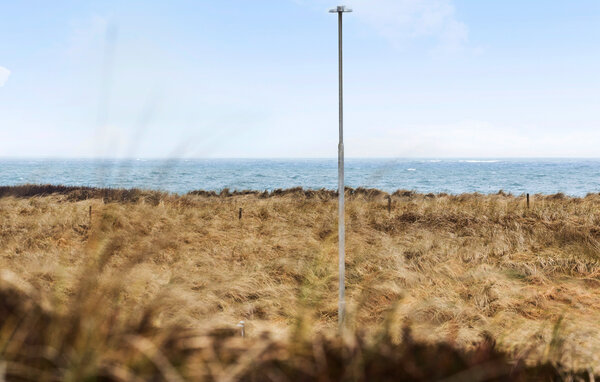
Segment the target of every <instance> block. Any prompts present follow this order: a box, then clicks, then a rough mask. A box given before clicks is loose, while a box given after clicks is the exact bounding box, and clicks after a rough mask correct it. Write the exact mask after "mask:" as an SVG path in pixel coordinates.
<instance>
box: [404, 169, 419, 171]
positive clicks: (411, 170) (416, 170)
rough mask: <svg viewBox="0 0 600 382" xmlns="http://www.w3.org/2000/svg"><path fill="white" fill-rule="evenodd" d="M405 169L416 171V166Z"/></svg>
mask: <svg viewBox="0 0 600 382" xmlns="http://www.w3.org/2000/svg"><path fill="white" fill-rule="evenodd" d="M406 171H417V169H416V168H407V169H406Z"/></svg>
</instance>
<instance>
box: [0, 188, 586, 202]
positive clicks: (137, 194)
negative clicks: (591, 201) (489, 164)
mask: <svg viewBox="0 0 600 382" xmlns="http://www.w3.org/2000/svg"><path fill="white" fill-rule="evenodd" d="M346 194H347V195H348V196H350V197H353V196H360V197H363V198H365V199H378V198H382V197H386V196H388V195H391V196H393V197H402V198H416V197H425V198H436V197H445V196H446V197H451V198H453V199H456V201H459V202H460V201H467V200H469V199H470V198H473V197H483V196H486V195H484V194H479V193H466V194H459V195H449V194H447V193H443V192H442V193H437V194H433V193H428V194H421V193H418V192H416V191H409V190H397V191H395V192H393V193H391V194H389V193H387V192H385V191H382V190H378V189H374V188H363V187H358V188H352V187H346ZM48 195H66V196H68V199H69V200H72V201H79V200H87V199H103V200H105V201H110V202H137V201H140V200H141V199H145V200H153V199H159V200H160V199H164V198H169V197H177V195H176V194H172V193H169V192H165V191H156V190H142V189H139V188H130V189H123V188H100V187H86V186H64V185H51V184H24V185H17V186H0V198H1V197H8V196H12V197H17V198H31V197H36V196H48ZM187 195H197V196H204V197H232V196H243V195H254V196H257V197H259V198H270V197H278V196H286V195H293V196H304V197H306V198H320V199H333V198H335V197H337V191H334V190H327V189H320V190H311V189H304V188H302V187H294V188H288V189H275V190H273V191H257V190H233V191H232V190H230V189H228V188H224V189H223V190H221V191H218V192H217V191H205V190H195V191H190V192H188V193H187ZM498 195H502V196H507V197H513V195H511V194H507V193H505V192H503V191H499V192H498ZM588 195H592V194H588ZM535 197H536V198H537V199H549V200H560V199H571V200H581V198H577V197H569V196H566V195H564V194H562V193H558V194H552V195H542V194H537V195H535Z"/></svg>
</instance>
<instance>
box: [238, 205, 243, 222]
mask: <svg viewBox="0 0 600 382" xmlns="http://www.w3.org/2000/svg"><path fill="white" fill-rule="evenodd" d="M238 220H242V207H240V211H239V212H238Z"/></svg>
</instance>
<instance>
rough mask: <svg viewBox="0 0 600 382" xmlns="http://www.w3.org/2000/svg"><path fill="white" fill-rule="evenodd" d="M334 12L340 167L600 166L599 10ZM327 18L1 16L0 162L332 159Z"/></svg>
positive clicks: (224, 5)
mask: <svg viewBox="0 0 600 382" xmlns="http://www.w3.org/2000/svg"><path fill="white" fill-rule="evenodd" d="M346 4H347V5H350V6H352V7H353V8H354V11H355V12H354V13H352V14H350V15H347V17H346V18H345V53H346V54H345V75H346V84H345V87H346V133H345V140H346V155H347V156H350V157H525V156H527V157H541V156H543V157H598V156H600V153H599V151H600V150H599V149H598V147H600V107H599V105H600V75H599V74H598V71H599V70H600V2H599V1H597V0H593V1H572V2H565V1H510V0H509V1H501V2H500V1H493V2H492V1H474V0H470V1H467V0H453V1H452V0H429V1H425V0H423V1H418V0H353V1H350V0H348V1H347V2H346ZM335 5H337V3H335V2H330V1H324V0H270V1H268V0H262V1H261V0H257V1H248V0H237V1H233V0H231V1H226V0H219V1H216V0H213V1H199V0H194V1H168V2H165V1H148V0H146V1H101V2H100V1H94V2H91V1H75V0H74V1H60V0H57V1H54V2H47V1H42V0H39V1H28V0H22V1H2V2H0V134H1V136H0V157H11V156H20V157H34V156H35V157H40V156H41V157H48V156H52V157H57V156H58V157H94V156H102V157H123V156H125V157H173V156H177V157H179V156H186V157H335V155H336V153H337V151H336V150H337V98H336V97H337V52H336V44H337V35H336V33H337V25H336V17H335V16H334V15H331V14H329V13H327V9H328V8H329V7H332V6H335Z"/></svg>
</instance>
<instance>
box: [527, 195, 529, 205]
mask: <svg viewBox="0 0 600 382" xmlns="http://www.w3.org/2000/svg"><path fill="white" fill-rule="evenodd" d="M527 209H529V194H527Z"/></svg>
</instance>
